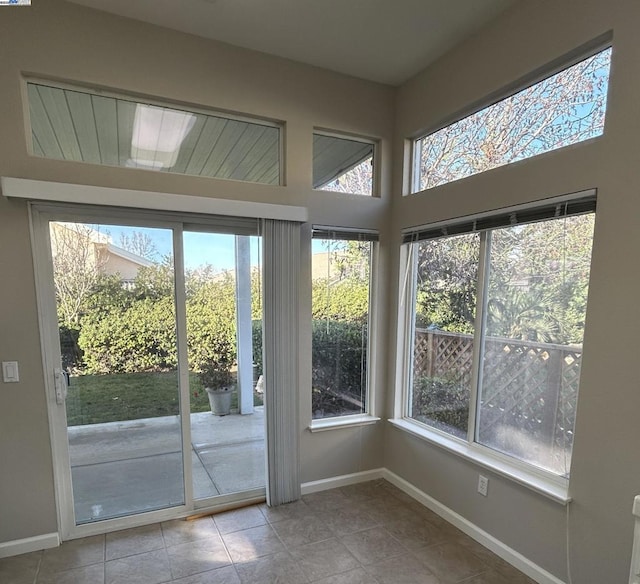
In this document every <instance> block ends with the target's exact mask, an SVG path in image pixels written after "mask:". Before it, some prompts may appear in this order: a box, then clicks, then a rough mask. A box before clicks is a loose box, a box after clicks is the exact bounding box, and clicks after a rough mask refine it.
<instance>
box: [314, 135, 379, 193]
mask: <svg viewBox="0 0 640 584" xmlns="http://www.w3.org/2000/svg"><path fill="white" fill-rule="evenodd" d="M373 148H374V146H373V144H372V143H370V142H360V141H358V140H347V139H345V138H336V137H335V136H324V135H322V134H314V135H313V188H314V189H321V190H324V191H334V192H339V193H350V194H354V195H372V194H373Z"/></svg>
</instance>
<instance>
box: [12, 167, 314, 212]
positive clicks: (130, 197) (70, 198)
mask: <svg viewBox="0 0 640 584" xmlns="http://www.w3.org/2000/svg"><path fill="white" fill-rule="evenodd" d="M0 185H1V186H2V194H3V195H4V196H5V197H8V198H16V199H30V200H39V201H55V202H63V203H84V204H86V205H102V206H105V205H107V206H110V207H129V208H136V209H152V210H155V211H179V212H182V213H204V214H208V215H229V216H233V217H256V218H262V219H280V220H283V221H299V222H301V223H304V222H306V221H307V219H308V216H309V211H308V209H307V208H306V207H297V206H294V205H275V204H272V203H251V202H248V201H237V200H235V199H214V198H211V197H198V196H193V195H178V194H175V193H159V192H155V191H136V190H131V189H114V188H110V187H98V186H91V185H75V184H68V183H58V182H50V181H39V180H30V179H23V178H11V177H6V176H3V177H2V178H0Z"/></svg>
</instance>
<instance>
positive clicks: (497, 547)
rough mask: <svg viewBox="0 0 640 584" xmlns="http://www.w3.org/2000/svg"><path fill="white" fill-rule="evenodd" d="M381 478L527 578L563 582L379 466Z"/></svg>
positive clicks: (542, 583) (550, 583) (547, 583)
mask: <svg viewBox="0 0 640 584" xmlns="http://www.w3.org/2000/svg"><path fill="white" fill-rule="evenodd" d="M382 478H384V479H386V480H388V481H389V482H390V483H391V484H393V485H395V486H396V487H398V488H399V489H400V490H402V491H404V492H405V493H406V494H407V495H409V496H410V497H413V498H414V499H415V500H416V501H418V502H419V503H422V504H423V505H424V506H425V507H427V508H428V509H430V510H431V511H433V512H434V513H437V514H438V515H440V517H442V518H443V519H445V520H446V521H448V522H449V523H451V524H452V525H455V526H456V527H457V528H458V529H460V530H461V531H463V532H464V533H466V534H467V535H468V536H469V537H472V538H473V539H475V540H476V541H477V542H478V543H479V544H481V545H483V546H484V547H486V548H487V549H489V550H491V551H492V552H493V553H494V554H496V555H497V556H500V557H501V558H502V559H503V560H504V561H505V562H508V563H509V564H511V565H512V566H513V567H514V568H517V569H518V570H520V571H521V572H523V573H524V574H526V575H527V576H529V578H532V579H533V580H535V581H536V582H539V583H540V584H565V583H564V582H563V581H562V580H559V579H558V578H556V577H555V576H554V575H553V574H551V573H550V572H547V571H546V570H545V569H544V568H541V567H540V566H538V565H537V564H535V563H533V562H532V561H531V560H529V559H528V558H526V557H525V556H523V555H522V554H521V553H519V552H517V551H516V550H514V549H512V548H510V547H509V546H508V545H506V544H504V543H503V542H501V541H500V540H499V539H496V538H495V537H493V536H492V535H491V534H489V533H487V532H486V531H484V530H483V529H480V528H479V527H478V526H477V525H475V524H474V523H471V521H469V520H467V519H465V518H464V517H462V515H458V513H456V512H455V511H453V510H452V509H449V507H446V506H445V505H443V504H442V503H440V502H439V501H437V500H436V499H434V498H433V497H430V496H429V495H427V494H426V493H425V492H423V491H421V490H420V489H418V488H416V487H414V486H413V485H412V484H411V483H409V482H408V481H405V480H404V479H403V478H401V477H399V476H398V475H397V474H395V473H393V472H391V471H390V470H388V469H386V468H385V469H383V475H382Z"/></svg>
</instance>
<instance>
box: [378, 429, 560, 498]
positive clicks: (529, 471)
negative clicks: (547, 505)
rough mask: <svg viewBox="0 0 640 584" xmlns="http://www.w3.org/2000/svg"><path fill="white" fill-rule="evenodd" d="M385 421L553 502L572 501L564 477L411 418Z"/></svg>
mask: <svg viewBox="0 0 640 584" xmlns="http://www.w3.org/2000/svg"><path fill="white" fill-rule="evenodd" d="M388 422H389V423H390V424H391V425H392V426H394V427H396V428H398V429H400V430H402V431H404V432H407V433H409V434H412V435H413V436H416V437H418V438H420V439H422V440H425V441H426V442H429V443H431V444H434V445H435V446H439V447H440V448H443V449H444V450H447V451H448V452H451V453H453V454H456V455H458V456H460V457H461V458H465V459H467V460H470V461H471V462H473V463H475V464H478V465H480V466H483V467H485V468H487V469H489V470H491V471H493V472H495V473H497V474H499V475H502V476H504V477H506V478H508V479H510V480H512V481H514V482H516V483H518V484H520V485H522V486H524V487H527V488H529V489H531V490H532V491H534V492H536V493H539V494H541V495H544V496H545V497H547V498H549V499H551V500H552V501H555V502H556V503H560V504H561V505H567V504H568V503H570V502H571V497H570V495H569V481H568V480H567V479H565V478H563V477H559V476H556V475H553V474H551V473H549V472H545V471H544V470H542V469H537V468H535V467H532V466H530V465H529V464H527V463H521V464H519V463H518V461H517V460H515V459H512V458H511V457H508V456H505V455H502V456H501V455H500V454H499V453H497V452H493V451H491V450H490V449H489V448H486V447H483V446H481V445H479V444H469V443H468V442H466V441H464V440H461V439H457V438H453V437H451V436H448V435H446V434H445V433H444V432H438V431H436V430H431V429H428V428H426V427H423V426H422V425H421V424H419V423H417V422H414V421H412V420H407V419H393V420H391V419H390V420H388Z"/></svg>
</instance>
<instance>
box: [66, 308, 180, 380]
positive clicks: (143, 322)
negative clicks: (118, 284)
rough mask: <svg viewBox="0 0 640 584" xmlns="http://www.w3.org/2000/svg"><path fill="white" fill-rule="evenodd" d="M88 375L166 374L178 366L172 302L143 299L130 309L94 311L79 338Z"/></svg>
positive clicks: (86, 321) (83, 325)
mask: <svg viewBox="0 0 640 584" xmlns="http://www.w3.org/2000/svg"><path fill="white" fill-rule="evenodd" d="M78 344H79V346H80V348H81V349H82V350H83V351H84V360H85V364H86V372H87V373H93V374H95V373H133V372H135V371H167V370H170V369H174V368H175V367H176V366H177V356H176V327H175V316H174V306H173V301H172V300H171V299H170V298H162V299H159V300H151V299H148V298H146V299H143V300H138V301H136V302H133V303H131V305H130V306H129V307H125V308H120V309H118V308H115V307H113V308H112V309H111V310H105V309H103V310H101V311H98V310H95V311H92V312H90V313H89V314H87V315H86V316H85V317H84V318H83V319H82V328H81V330H80V336H79V339H78Z"/></svg>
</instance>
